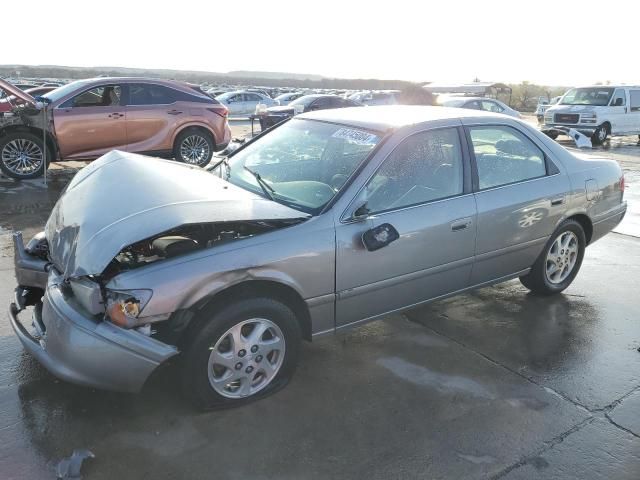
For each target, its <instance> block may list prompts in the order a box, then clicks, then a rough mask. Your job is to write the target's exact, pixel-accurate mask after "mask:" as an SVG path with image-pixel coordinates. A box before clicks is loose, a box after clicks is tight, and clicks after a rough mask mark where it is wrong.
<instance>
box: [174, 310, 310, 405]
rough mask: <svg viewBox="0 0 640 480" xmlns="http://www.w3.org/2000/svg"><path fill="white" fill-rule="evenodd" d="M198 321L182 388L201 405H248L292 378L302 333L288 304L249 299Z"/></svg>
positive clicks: (185, 367)
mask: <svg viewBox="0 0 640 480" xmlns="http://www.w3.org/2000/svg"><path fill="white" fill-rule="evenodd" d="M212 310H213V311H212ZM196 321H197V325H199V327H197V328H198V330H197V331H196V332H195V333H194V334H193V336H192V338H191V340H190V341H189V345H188V346H187V348H186V355H185V359H184V371H183V380H184V382H183V386H184V389H185V393H186V395H187V396H189V397H190V398H191V399H192V400H193V401H194V403H195V404H196V405H197V406H198V407H200V408H202V409H213V408H224V407H234V406H239V405H243V404H245V403H247V402H250V401H252V400H256V399H258V398H262V397H265V396H267V395H270V394H271V393H274V392H275V391H277V390H279V389H280V388H282V387H284V386H285V385H286V384H287V383H288V382H289V380H290V379H291V377H292V376H293V373H294V371H295V368H296V364H297V362H298V350H299V345H300V339H301V333H300V326H299V323H298V320H297V319H296V316H295V314H294V312H293V311H292V310H291V309H290V308H289V307H288V306H287V305H285V304H284V303H281V302H279V301H277V300H273V299H269V298H249V299H245V300H241V301H237V302H235V303H231V304H229V305H227V306H224V307H222V308H219V305H218V307H214V308H210V309H206V308H205V310H203V312H202V313H201V315H200V316H199V318H198V319H197V320H196Z"/></svg>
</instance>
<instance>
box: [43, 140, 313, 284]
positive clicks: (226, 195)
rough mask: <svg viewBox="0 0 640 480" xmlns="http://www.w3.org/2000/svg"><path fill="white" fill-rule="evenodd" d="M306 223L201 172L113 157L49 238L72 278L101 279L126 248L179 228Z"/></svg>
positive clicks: (81, 187) (78, 186) (73, 199)
mask: <svg viewBox="0 0 640 480" xmlns="http://www.w3.org/2000/svg"><path fill="white" fill-rule="evenodd" d="M306 217H308V215H307V214H306V213H303V212H300V211H298V210H294V209H292V208H289V207H286V206H284V205H281V204H279V203H277V202H273V201H271V200H268V199H265V198H263V197H261V196H259V195H256V194H254V193H251V192H249V191H246V190H243V189H241V188H239V187H236V186H234V185H232V184H230V183H228V182H225V181H224V180H221V179H220V178H218V177H216V176H214V175H213V174H211V173H209V172H206V171H205V170H202V169H200V168H198V167H190V166H187V165H184V164H181V163H176V162H172V161H168V160H160V159H154V158H151V157H147V156H143V155H136V154H132V153H125V152H120V151H112V152H110V153H108V154H106V155H104V156H102V157H101V158H100V159H98V160H96V161H95V162H93V163H92V164H91V165H89V166H87V167H85V168H84V169H82V170H81V171H80V172H79V173H78V174H77V175H76V176H75V177H74V178H73V180H72V181H71V182H70V183H69V185H68V186H67V188H66V190H65V192H64V193H63V195H62V196H61V197H60V199H59V200H58V202H57V203H56V205H55V206H54V208H53V211H52V212H51V216H50V217H49V220H48V221H47V225H46V227H45V232H46V237H47V240H48V242H49V254H50V256H51V260H52V261H53V263H54V264H55V265H56V267H57V268H58V270H60V271H61V272H62V273H63V274H64V277H65V278H70V277H79V276H83V275H98V274H100V273H102V272H103V271H104V269H105V268H106V267H107V265H109V263H110V262H111V260H112V259H113V258H114V257H115V256H116V255H117V254H118V253H119V252H120V251H121V250H122V249H123V248H125V247H127V246H129V245H132V244H134V243H136V242H139V241H141V240H144V239H146V238H150V237H152V236H153V235H156V234H159V233H163V232H165V231H168V230H171V229H173V228H177V227H180V226H182V225H187V224H196V223H214V222H224V221H245V220H247V221H248V220H278V219H283V220H284V219H300V218H306Z"/></svg>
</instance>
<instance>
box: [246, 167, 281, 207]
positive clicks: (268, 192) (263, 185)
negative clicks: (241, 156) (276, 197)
mask: <svg viewBox="0 0 640 480" xmlns="http://www.w3.org/2000/svg"><path fill="white" fill-rule="evenodd" d="M243 168H244V169H245V170H246V171H247V172H249V173H250V174H251V175H253V176H254V177H255V178H256V180H257V182H258V185H260V188H262V191H263V192H264V194H265V195H266V196H267V198H269V200H273V194H274V193H276V191H275V190H274V189H273V187H272V186H271V185H269V184H268V183H267V182H266V180H264V179H263V178H262V177H261V176H260V174H259V173H258V172H256V171H254V170H251V169H250V168H249V167H247V166H246V165H244V167H243Z"/></svg>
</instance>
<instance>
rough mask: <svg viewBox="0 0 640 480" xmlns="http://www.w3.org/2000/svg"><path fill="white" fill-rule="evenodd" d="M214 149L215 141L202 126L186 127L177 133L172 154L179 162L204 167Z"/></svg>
mask: <svg viewBox="0 0 640 480" xmlns="http://www.w3.org/2000/svg"><path fill="white" fill-rule="evenodd" d="M214 150H215V143H214V141H213V136H212V135H211V134H210V133H209V132H207V131H206V130H204V129H202V128H187V129H185V130H183V131H182V132H180V133H179V134H178V137H177V138H176V141H175V144H174V146H173V156H174V158H175V159H176V160H177V161H179V162H183V163H188V164H189V165H196V166H198V167H204V166H205V165H207V164H208V163H209V162H210V161H211V157H212V156H213V151H214Z"/></svg>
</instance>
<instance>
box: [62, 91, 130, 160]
mask: <svg viewBox="0 0 640 480" xmlns="http://www.w3.org/2000/svg"><path fill="white" fill-rule="evenodd" d="M53 119H54V125H55V131H56V137H57V139H58V145H59V147H60V156H61V157H62V158H63V159H72V158H95V157H99V156H100V155H103V154H104V153H107V152H109V151H111V150H113V149H121V150H125V149H126V146H127V130H126V112H125V107H124V106H123V105H122V85H119V84H112V83H110V84H105V85H99V86H94V87H91V88H89V89H87V90H85V91H83V92H81V93H79V94H78V95H75V96H74V97H72V98H70V99H68V100H65V101H64V102H63V103H62V104H60V105H58V106H57V107H55V108H54V109H53Z"/></svg>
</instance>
